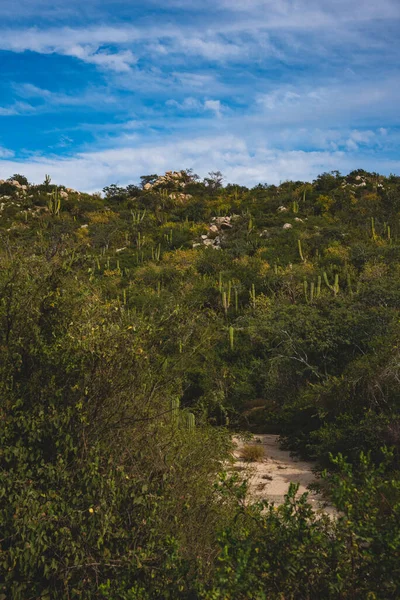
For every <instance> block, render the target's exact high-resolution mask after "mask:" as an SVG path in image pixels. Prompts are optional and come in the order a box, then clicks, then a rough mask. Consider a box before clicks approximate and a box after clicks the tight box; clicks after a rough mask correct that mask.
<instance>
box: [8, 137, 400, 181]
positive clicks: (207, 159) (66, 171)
mask: <svg viewBox="0 0 400 600" xmlns="http://www.w3.org/2000/svg"><path fill="white" fill-rule="evenodd" d="M186 167H193V168H194V170H195V171H196V172H198V173H199V174H200V175H202V176H204V175H206V173H208V172H209V171H211V170H221V171H222V172H223V173H224V175H225V176H226V180H227V181H230V182H236V183H242V184H247V185H255V184H257V183H259V182H264V181H267V182H268V183H279V181H281V180H285V179H299V180H311V179H313V178H315V177H316V176H317V175H318V174H320V173H321V172H323V171H331V170H334V169H338V170H340V171H342V172H348V171H350V170H352V169H355V168H365V169H367V170H373V171H382V172H396V171H397V172H399V171H400V161H395V160H389V159H386V158H379V157H376V156H369V155H368V154H362V153H358V154H357V153H354V152H351V153H349V152H344V151H332V150H326V151H309V152H306V151H303V150H282V149H278V148H273V147H269V146H267V145H266V144H265V143H264V144H262V143H258V144H250V143H247V142H246V140H245V139H243V138H241V137H238V136H234V135H220V136H211V137H210V136H205V137H196V138H193V139H190V140H181V141H177V140H175V139H174V140H172V139H170V140H169V141H167V140H164V141H163V140H159V141H156V142H154V143H152V144H151V143H147V144H146V143H143V142H142V143H138V142H137V143H136V144H135V147H120V148H114V149H108V150H101V151H98V152H85V153H80V154H77V155H76V156H72V157H68V158H58V157H40V156H35V157H32V158H30V159H27V160H25V161H22V160H16V159H14V160H12V159H11V158H7V157H3V158H2V160H1V161H0V177H2V178H3V177H8V176H9V175H10V174H12V173H15V172H20V173H23V174H25V175H26V176H27V177H28V179H30V180H32V181H36V182H40V181H42V180H43V178H44V175H45V173H50V175H51V177H52V179H53V181H54V182H56V183H60V184H61V183H64V184H66V185H68V186H71V187H75V188H77V189H80V190H87V191H95V190H99V189H101V188H103V187H104V186H105V185H107V184H110V183H112V182H119V183H120V184H127V183H130V182H137V181H138V180H139V177H140V175H144V174H146V173H150V172H151V173H153V172H159V173H162V172H164V171H166V170H170V169H180V168H186Z"/></svg>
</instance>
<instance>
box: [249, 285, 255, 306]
mask: <svg viewBox="0 0 400 600" xmlns="http://www.w3.org/2000/svg"><path fill="white" fill-rule="evenodd" d="M250 300H251V304H252V306H253V308H255V307H256V287H255V285H254V283H252V284H251V290H250Z"/></svg>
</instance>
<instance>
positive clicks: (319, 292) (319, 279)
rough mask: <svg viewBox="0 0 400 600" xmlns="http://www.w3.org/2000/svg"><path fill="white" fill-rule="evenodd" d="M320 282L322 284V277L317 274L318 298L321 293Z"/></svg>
mask: <svg viewBox="0 0 400 600" xmlns="http://www.w3.org/2000/svg"><path fill="white" fill-rule="evenodd" d="M321 284H322V277H321V275H318V278H317V298H319V297H320V295H321Z"/></svg>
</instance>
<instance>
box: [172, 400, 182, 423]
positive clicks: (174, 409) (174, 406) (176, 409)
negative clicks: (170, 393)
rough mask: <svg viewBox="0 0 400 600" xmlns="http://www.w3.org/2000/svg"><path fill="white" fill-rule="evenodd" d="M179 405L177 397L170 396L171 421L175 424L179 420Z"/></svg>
mask: <svg viewBox="0 0 400 600" xmlns="http://www.w3.org/2000/svg"><path fill="white" fill-rule="evenodd" d="M179 407H180V402H179V398H171V401H170V410H171V421H172V423H173V424H174V425H176V424H177V423H178V421H179Z"/></svg>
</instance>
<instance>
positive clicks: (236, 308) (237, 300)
mask: <svg viewBox="0 0 400 600" xmlns="http://www.w3.org/2000/svg"><path fill="white" fill-rule="evenodd" d="M235 312H236V313H238V312H239V294H238V291H237V288H235Z"/></svg>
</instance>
